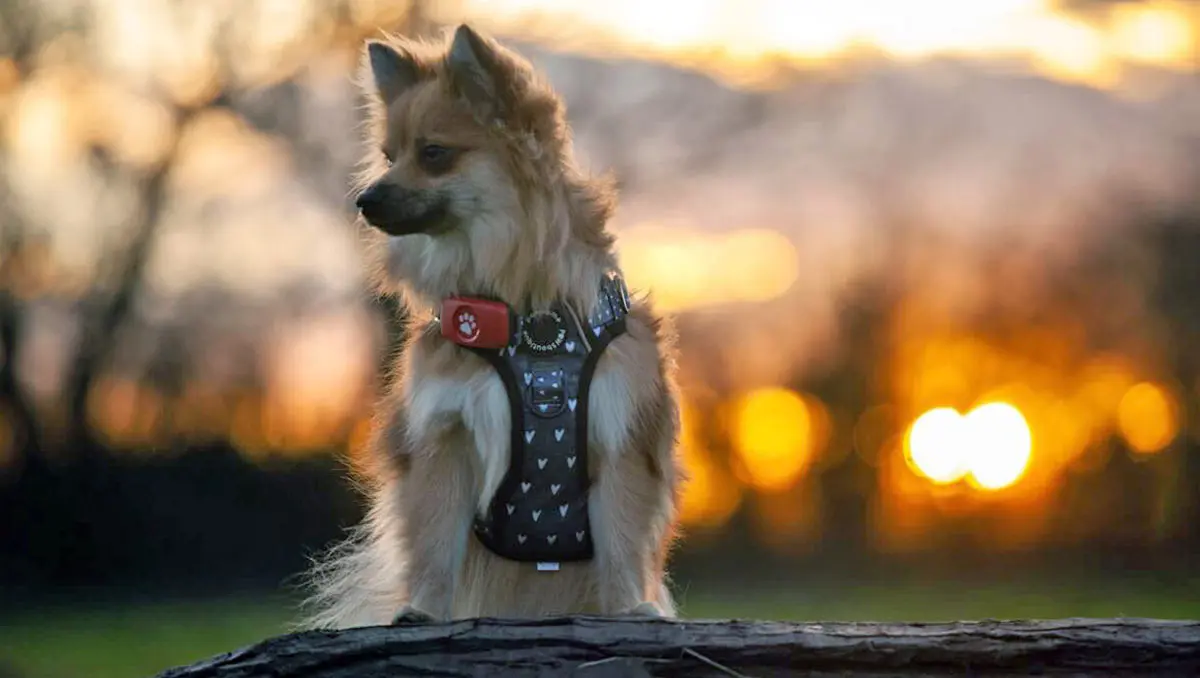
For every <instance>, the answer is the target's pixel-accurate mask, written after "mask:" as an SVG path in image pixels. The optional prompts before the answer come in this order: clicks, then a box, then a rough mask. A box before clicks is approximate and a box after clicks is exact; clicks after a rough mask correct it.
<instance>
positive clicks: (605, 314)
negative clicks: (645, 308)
mask: <svg viewBox="0 0 1200 678" xmlns="http://www.w3.org/2000/svg"><path fill="white" fill-rule="evenodd" d="M630 308H631V304H630V299H629V290H628V288H627V287H626V286H625V281H624V279H623V278H622V277H621V275H620V274H619V273H616V272H610V273H608V274H606V275H605V276H604V277H603V278H602V279H601V281H600V285H599V288H598V290H597V296H596V305H595V310H593V312H592V314H591V315H590V316H588V317H587V318H586V319H584V318H581V317H580V315H579V314H578V313H577V312H576V310H575V309H574V308H572V307H571V306H570V305H569V304H566V303H557V304H554V306H553V307H552V308H551V309H550V310H548V311H536V312H533V313H528V314H525V315H520V314H518V313H516V312H515V311H514V310H513V308H512V307H511V306H509V305H508V304H507V303H505V302H503V301H500V300H497V299H489V298H486V297H474V296H459V295H455V296H451V297H447V298H446V299H444V300H443V301H442V304H441V309H440V311H441V312H440V313H439V314H437V315H435V316H434V321H435V322H437V323H439V324H440V325H441V334H442V336H443V337H445V338H446V339H448V340H450V341H452V342H454V343H456V344H458V345H460V346H466V347H468V348H476V349H493V350H501V351H504V350H508V351H510V352H512V351H515V350H516V349H517V347H519V346H521V345H522V344H525V345H526V346H527V347H528V348H529V349H531V350H532V351H533V352H535V353H553V352H554V351H556V350H557V349H558V348H559V346H561V345H562V343H563V341H565V340H566V337H567V334H568V333H567V323H568V322H570V323H574V324H575V325H576V327H577V328H578V329H579V332H580V334H582V335H585V337H586V335H587V334H589V333H590V334H591V336H592V337H593V338H598V337H599V336H600V334H601V333H602V332H603V331H604V329H605V328H606V327H608V326H610V325H612V324H614V323H616V322H618V321H620V320H622V319H624V317H625V316H626V315H628V314H629V312H630ZM564 316H567V317H564ZM585 340H586V339H585Z"/></svg>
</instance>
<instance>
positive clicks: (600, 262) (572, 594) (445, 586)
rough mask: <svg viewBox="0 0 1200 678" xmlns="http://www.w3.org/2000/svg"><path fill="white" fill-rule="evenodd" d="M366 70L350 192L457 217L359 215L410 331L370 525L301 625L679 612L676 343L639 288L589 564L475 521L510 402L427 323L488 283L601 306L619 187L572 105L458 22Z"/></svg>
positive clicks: (379, 448) (371, 48)
mask: <svg viewBox="0 0 1200 678" xmlns="http://www.w3.org/2000/svg"><path fill="white" fill-rule="evenodd" d="M361 73H362V87H363V89H364V92H365V94H366V98H367V100H368V110H369V113H370V115H369V119H368V129H367V135H366V137H367V146H368V148H367V156H366V162H365V164H364V170H363V172H362V173H361V174H360V175H359V177H358V178H357V185H356V190H357V191H358V192H359V193H360V196H361V194H362V193H363V192H364V191H366V190H367V189H368V188H369V187H372V186H382V187H385V188H387V187H393V186H394V187H400V189H402V190H403V192H404V196H405V197H404V200H405V201H407V202H405V204H404V209H405V210H407V212H406V214H407V213H422V214H424V213H426V212H428V213H430V214H432V213H433V211H432V208H429V205H433V204H434V203H435V202H438V201H440V202H438V204H440V205H444V206H445V208H446V211H445V215H444V216H443V217H438V218H437V219H436V221H437V225H436V227H435V228H434V229H433V232H421V233H412V234H402V235H388V234H387V233H385V232H384V231H383V230H380V229H379V228H375V227H373V226H372V225H371V224H369V223H366V221H365V220H364V219H360V220H359V223H360V224H361V225H362V227H363V232H364V234H365V236H366V238H367V240H368V253H369V260H370V262H371V272H372V274H373V279H374V281H375V283H376V285H377V288H378V290H379V291H381V292H382V293H385V294H402V295H403V296H404V298H405V300H406V302H407V304H408V307H409V310H410V312H411V325H410V327H409V332H408V337H407V341H406V344H405V346H404V350H403V351H402V353H401V355H400V356H399V358H398V359H397V363H396V370H397V373H396V377H397V378H396V379H394V380H393V384H394V385H393V386H392V388H391V391H390V392H389V393H388V394H387V395H386V396H385V397H384V398H383V400H382V401H381V403H380V404H379V406H378V408H377V411H376V415H375V422H374V427H373V436H374V437H373V440H372V444H371V449H372V453H373V462H372V463H371V465H370V467H369V469H368V471H367V472H366V474H365V476H366V477H365V479H366V481H367V483H366V488H365V489H366V491H367V493H368V495H369V500H370V508H369V511H368V515H367V518H366V519H365V521H364V522H363V524H362V525H360V526H359V527H358V528H357V529H356V530H355V532H354V533H353V534H352V536H351V538H350V539H349V540H347V541H346V542H345V543H344V544H342V545H340V546H339V547H337V548H335V549H334V550H333V551H332V552H331V553H330V554H329V556H328V557H327V558H326V559H325V560H324V561H323V562H321V563H319V564H318V565H317V567H316V568H315V569H314V571H313V574H314V583H315V585H316V592H315V595H314V597H313V598H312V599H311V601H310V603H311V604H312V605H313V607H314V608H315V609H314V611H313V615H312V616H311V617H310V618H309V620H308V623H307V625H309V626H317V627H346V626H357V625H366V624H384V623H388V622H389V621H391V620H392V619H393V617H394V616H395V615H396V614H397V612H401V611H403V613H404V614H403V615H402V620H403V621H417V620H422V619H426V618H433V619H451V618H464V617H478V616H506V617H534V616H543V615H550V614H563V613H573V612H593V613H601V614H624V613H647V614H660V615H666V616H674V615H675V613H676V611H675V605H674V602H673V600H672V597H671V595H670V593H669V591H668V589H667V585H666V581H665V579H666V573H665V567H666V559H667V552H668V549H669V547H670V544H671V541H672V539H673V535H674V532H675V516H676V504H677V492H678V487H679V483H680V482H681V472H680V468H679V466H678V465H677V461H676V457H675V442H676V435H677V431H678V424H679V422H678V418H679V413H678V401H677V397H676V393H675V383H674V376H673V374H674V358H673V351H674V347H673V341H672V335H671V333H670V331H669V330H668V329H667V328H666V327H665V325H664V324H663V322H662V321H661V319H660V318H659V317H657V316H656V315H655V314H654V312H653V311H652V310H651V309H650V306H649V304H648V302H647V300H646V299H644V298H639V299H635V300H634V310H633V311H632V313H631V315H630V316H629V318H628V321H627V331H626V333H625V334H623V335H621V336H619V337H618V338H616V339H615V340H614V341H613V342H612V343H611V344H610V345H609V346H608V348H607V349H606V350H605V352H604V354H603V355H602V357H601V359H600V361H599V363H598V366H597V369H596V372H595V376H594V381H593V385H592V390H591V393H590V397H589V405H588V406H589V407H590V412H591V413H592V415H591V417H590V422H589V430H588V445H589V450H588V451H589V459H588V469H589V470H590V473H591V475H592V478H593V486H592V490H591V492H592V495H591V500H590V518H591V521H592V530H593V534H594V535H595V558H594V560H592V561H590V562H586V563H564V564H563V565H562V568H561V570H560V571H559V572H553V573H550V572H538V571H536V570H535V568H534V567H533V566H532V565H531V564H528V563H517V562H513V561H508V560H505V559H502V558H499V557H497V556H495V555H494V554H492V553H491V552H490V551H488V550H487V549H485V548H484V547H483V546H482V545H481V544H479V543H478V542H477V540H476V539H475V538H474V536H473V535H472V534H471V529H470V528H471V524H472V520H473V518H474V516H475V512H476V511H477V510H481V509H483V508H485V507H486V506H487V505H488V503H489V502H490V500H491V498H492V495H493V494H494V492H495V491H496V489H497V487H498V485H499V483H500V480H501V478H502V477H503V475H504V473H505V471H506V470H507V468H508V464H509V442H508V441H509V427H510V414H509V404H508V396H507V394H506V392H505V390H504V388H503V386H502V383H501V381H500V379H499V378H498V376H497V375H496V374H495V372H494V370H493V368H492V367H491V366H490V365H488V364H487V363H486V362H484V361H483V360H482V359H481V358H479V357H478V356H476V355H474V354H473V353H471V352H469V351H467V350H465V349H462V348H461V347H459V346H457V345H455V344H452V343H450V342H448V341H446V340H445V339H443V338H442V337H441V336H440V334H439V329H438V325H437V322H436V320H435V319H434V318H433V317H432V312H433V310H434V309H435V308H436V305H437V303H438V302H439V301H440V300H441V299H442V298H444V297H446V296H448V295H451V294H468V295H470V294H491V295H495V296H497V297H499V298H501V299H503V300H505V301H507V302H508V303H509V304H511V305H512V306H514V307H515V308H517V309H518V310H520V311H521V312H528V311H529V310H534V309H543V308H546V307H548V306H549V305H550V304H551V303H552V302H553V301H554V300H555V299H563V300H565V301H566V302H567V303H569V304H571V305H573V306H574V307H575V308H576V309H577V310H578V311H579V312H580V313H581V314H582V315H584V316H586V315H587V314H588V313H590V312H591V310H592V308H591V307H592V304H593V303H594V300H595V298H596V292H597V289H598V285H599V281H600V279H601V276H602V274H603V273H604V272H605V271H606V270H613V269H617V262H616V258H615V256H614V254H613V251H612V245H613V238H612V236H611V235H610V234H609V233H608V231H607V230H606V225H607V221H608V219H609V216H610V214H611V212H612V210H613V206H614V195H613V190H612V188H611V184H610V182H608V181H600V180H595V179H592V178H588V177H585V176H584V175H583V174H582V173H581V172H580V171H579V170H578V169H577V168H576V166H575V163H574V160H573V155H572V149H571V141H570V135H569V130H568V128H567V125H566V122H565V116H564V107H563V104H562V102H561V101H560V100H559V98H558V97H557V96H556V94H555V93H554V91H553V90H552V89H551V88H550V87H549V86H548V85H547V84H545V83H544V82H543V81H542V80H541V79H540V78H539V76H538V75H537V73H536V72H535V71H534V70H533V68H532V67H531V66H530V65H529V64H528V62H526V61H525V60H524V59H522V58H521V57H519V56H518V55H516V54H515V53H513V52H511V51H509V50H507V49H505V48H503V47H501V46H500V45H498V44H497V43H495V42H494V41H492V40H490V39H488V38H484V37H482V36H480V35H478V34H477V33H475V32H473V31H471V30H470V29H468V28H466V27H465V26H463V27H460V28H459V29H458V30H457V31H456V32H455V33H454V35H453V38H452V39H451V40H449V41H448V42H447V41H441V42H415V41H411V40H404V39H398V38H391V37H389V38H388V39H387V40H386V41H382V42H374V41H372V42H370V43H368V46H367V49H365V50H364V58H363V64H362V71H361ZM430 140H432V142H434V143H437V144H444V145H446V146H450V147H453V148H456V149H462V150H461V152H459V154H458V155H456V156H455V157H456V161H455V162H454V164H453V168H452V170H450V171H444V172H440V173H431V172H429V171H423V169H422V167H423V166H422V165H421V164H420V163H419V162H417V161H415V160H413V157H414V155H415V153H414V148H417V150H418V152H419V147H420V146H421V144H426V143H430ZM385 154H387V155H389V156H391V157H392V158H393V159H394V163H391V164H390V165H389V163H388V162H387V161H386V160H385V159H384V156H385ZM398 190H399V189H398ZM427 208H428V209H427ZM414 211H415V212H414ZM422 223H428V222H422Z"/></svg>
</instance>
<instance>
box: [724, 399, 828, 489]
mask: <svg viewBox="0 0 1200 678" xmlns="http://www.w3.org/2000/svg"><path fill="white" fill-rule="evenodd" d="M733 415H734V420H733V423H734V430H733V434H734V440H733V442H734V450H735V452H736V453H737V455H738V458H739V459H740V461H741V462H742V464H743V467H744V470H745V475H746V479H747V482H749V483H750V484H751V485H753V486H754V487H756V488H758V489H759V490H762V491H766V492H777V491H781V490H786V489H788V488H789V487H791V486H792V485H794V484H795V483H796V481H797V480H799V478H800V476H801V474H803V473H804V470H805V468H806V467H807V466H808V464H809V462H810V461H811V460H812V456H813V451H814V450H813V447H814V438H815V436H814V421H813V415H812V412H811V409H810V407H809V404H808V403H807V402H805V399H804V397H802V396H801V395H800V394H798V393H796V392H795V391H791V390H788V389H785V388H764V389H759V390H756V391H752V392H750V393H748V394H747V395H745V396H743V397H741V398H740V399H738V400H737V401H736V402H735V403H734V407H733Z"/></svg>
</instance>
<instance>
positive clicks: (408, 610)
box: [392, 605, 437, 626]
mask: <svg viewBox="0 0 1200 678" xmlns="http://www.w3.org/2000/svg"><path fill="white" fill-rule="evenodd" d="M434 621H437V620H435V619H434V618H433V615H431V614H428V613H426V612H422V611H420V610H418V609H417V608H415V607H411V606H409V605H405V606H404V607H402V608H400V611H399V612H397V613H396V616H394V617H392V626H416V625H419V624H431V623H433V622H434Z"/></svg>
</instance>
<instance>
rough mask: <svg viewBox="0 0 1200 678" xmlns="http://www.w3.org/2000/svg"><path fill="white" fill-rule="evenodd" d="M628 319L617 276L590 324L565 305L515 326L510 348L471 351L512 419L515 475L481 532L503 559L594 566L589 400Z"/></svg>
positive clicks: (482, 520)
mask: <svg viewBox="0 0 1200 678" xmlns="http://www.w3.org/2000/svg"><path fill="white" fill-rule="evenodd" d="M628 313H629V296H628V292H627V291H626V288H625V285H624V282H623V281H622V280H621V278H620V277H618V276H616V275H610V276H608V277H606V278H605V279H604V280H603V281H602V283H601V285H600V291H599V298H598V303H597V309H596V311H595V312H594V313H593V314H592V315H591V316H590V317H588V318H580V317H579V316H578V315H577V314H576V313H575V311H574V310H573V309H571V308H569V307H567V306H566V305H565V304H562V303H558V304H555V305H554V306H552V307H551V309H550V310H549V311H548V312H542V313H535V314H530V315H528V316H523V317H520V318H518V322H517V328H516V331H514V332H513V337H512V340H511V341H510V342H509V344H508V346H506V347H504V348H501V349H498V350H497V349H485V348H478V347H468V348H469V349H470V350H471V351H473V352H475V353H476V354H478V355H480V356H482V357H483V358H484V359H485V360H487V361H488V362H489V363H490V364H491V365H492V367H493V368H495V370H496V372H497V374H498V375H499V376H500V379H501V380H502V381H503V383H504V385H505V390H506V391H507V392H508V399H509V406H510V411H511V415H512V440H511V444H510V449H511V453H510V461H509V468H508V471H507V472H506V474H505V476H504V479H503V480H502V481H501V483H500V486H499V489H498V490H497V492H496V496H495V497H494V498H493V500H492V502H491V504H490V505H489V507H488V510H487V512H486V513H485V514H483V515H480V516H478V517H477V518H476V520H475V526H474V532H475V535H476V537H477V538H478V539H479V540H480V542H482V543H483V544H484V546H486V547H487V548H488V549H489V550H491V551H492V552H494V553H496V554H497V555H499V556H501V557H503V558H507V559H510V560H516V561H522V562H571V561H581V560H590V559H591V558H592V556H593V553H594V545H593V542H592V530H591V525H590V521H589V517H588V489H589V485H590V481H589V478H588V467H587V458H588V455H587V452H588V451H587V430H588V408H587V403H588V393H589V389H590V386H591V381H592V375H593V374H594V372H595V369H596V363H597V361H598V360H599V358H600V356H601V355H602V353H603V351H604V349H605V347H606V346H607V345H608V343H609V342H611V341H612V340H613V339H614V338H616V337H617V336H619V335H620V334H621V333H623V332H624V331H625V316H626V315H627V314H628Z"/></svg>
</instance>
